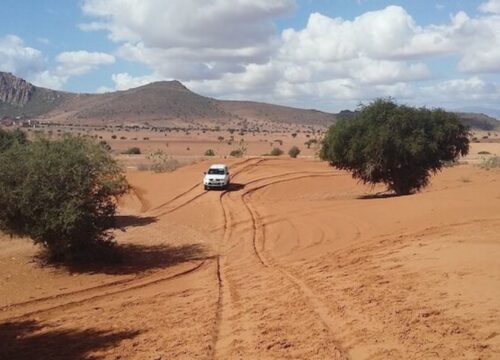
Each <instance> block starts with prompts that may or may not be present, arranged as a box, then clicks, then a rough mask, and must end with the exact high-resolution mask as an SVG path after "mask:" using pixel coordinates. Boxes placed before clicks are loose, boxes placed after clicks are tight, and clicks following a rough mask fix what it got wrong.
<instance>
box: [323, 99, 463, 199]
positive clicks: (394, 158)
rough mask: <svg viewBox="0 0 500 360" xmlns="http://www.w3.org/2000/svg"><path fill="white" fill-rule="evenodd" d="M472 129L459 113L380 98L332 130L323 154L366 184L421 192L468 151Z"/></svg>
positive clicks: (342, 120)
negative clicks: (406, 104)
mask: <svg viewBox="0 0 500 360" xmlns="http://www.w3.org/2000/svg"><path fill="white" fill-rule="evenodd" d="M469 135H470V134H469V130H468V128H467V127H466V126H465V125H463V124H462V123H461V122H460V120H459V119H458V117H457V115H456V114H454V113H448V112H445V111H443V110H440V109H437V110H429V109H426V108H418V109H417V108H412V107H408V106H404V105H398V104H396V103H395V102H393V101H392V100H383V99H379V100H376V101H374V102H372V103H371V104H370V105H367V106H362V107H361V109H360V111H359V113H357V114H356V116H354V117H353V118H352V119H351V120H345V119H341V120H339V121H338V122H337V124H336V125H333V126H332V127H330V129H329V130H328V133H327V135H326V137H325V139H324V141H323V146H322V148H321V151H320V158H321V159H323V160H327V161H329V162H330V164H331V165H333V166H335V167H337V168H339V169H344V170H348V171H351V172H352V175H353V177H354V178H357V179H360V180H361V181H362V182H364V183H370V184H375V183H384V184H386V185H387V186H388V188H389V189H391V190H393V191H394V192H395V193H396V194H398V195H406V194H409V193H411V192H413V191H418V190H420V189H422V188H423V187H425V186H426V185H427V184H428V183H429V179H430V176H431V174H432V173H436V172H437V171H439V170H440V169H441V168H442V167H443V166H444V164H445V162H450V161H454V160H456V159H457V158H458V157H459V156H460V155H466V154H467V153H468V151H469Z"/></svg>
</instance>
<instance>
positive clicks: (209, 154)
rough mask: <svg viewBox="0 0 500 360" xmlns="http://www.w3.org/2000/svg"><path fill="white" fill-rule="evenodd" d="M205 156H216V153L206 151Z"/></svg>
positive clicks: (210, 150) (209, 150)
mask: <svg viewBox="0 0 500 360" xmlns="http://www.w3.org/2000/svg"><path fill="white" fill-rule="evenodd" d="M205 156H215V151H213V150H212V149H208V150H207V151H205Z"/></svg>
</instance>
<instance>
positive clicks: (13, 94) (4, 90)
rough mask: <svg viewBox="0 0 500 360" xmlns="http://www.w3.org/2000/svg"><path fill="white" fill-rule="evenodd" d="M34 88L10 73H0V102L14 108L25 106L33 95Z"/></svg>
mask: <svg viewBox="0 0 500 360" xmlns="http://www.w3.org/2000/svg"><path fill="white" fill-rule="evenodd" d="M33 91H34V86H33V85H31V84H30V83H29V82H27V81H25V80H23V79H21V78H18V77H16V76H14V75H12V74H10V73H4V72H0V101H2V102H5V103H8V104H10V105H15V106H23V105H25V104H26V103H27V102H28V101H29V100H30V99H31V96H32V95H33Z"/></svg>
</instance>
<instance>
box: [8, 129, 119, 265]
mask: <svg viewBox="0 0 500 360" xmlns="http://www.w3.org/2000/svg"><path fill="white" fill-rule="evenodd" d="M0 188H1V189H2V191H1V192H0V230H2V231H4V232H6V233H8V234H11V235H16V236H28V237H30V238H31V239H33V241H34V242H35V243H37V244H41V245H42V246H43V247H44V248H45V249H46V250H47V253H48V255H49V256H50V258H51V259H52V260H92V259H94V258H95V257H97V256H100V255H102V250H103V249H110V248H111V247H112V244H113V243H112V235H111V233H109V231H108V229H109V228H110V227H113V226H114V220H115V218H114V215H115V210H116V202H115V201H114V198H113V197H114V196H118V195H121V194H123V193H124V192H126V191H127V190H128V185H127V182H126V180H125V177H124V175H123V172H122V169H121V168H120V167H119V166H118V164H117V163H116V161H115V160H114V159H113V158H112V157H111V156H110V154H109V153H108V151H107V150H106V149H105V148H104V147H102V146H101V145H100V144H98V143H95V142H94V141H93V140H89V139H83V138H77V137H70V136H64V137H63V138H62V139H59V140H54V141H51V140H48V139H46V138H37V139H36V140H35V141H34V142H32V143H26V144H20V143H16V144H14V145H13V146H11V147H10V148H8V149H7V150H6V151H4V152H3V153H1V154H0Z"/></svg>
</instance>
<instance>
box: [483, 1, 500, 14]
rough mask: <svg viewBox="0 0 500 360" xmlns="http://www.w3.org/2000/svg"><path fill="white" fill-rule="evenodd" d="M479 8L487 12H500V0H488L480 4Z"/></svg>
mask: <svg viewBox="0 0 500 360" xmlns="http://www.w3.org/2000/svg"><path fill="white" fill-rule="evenodd" d="M479 10H481V11H482V12H485V13H493V14H500V0H488V1H487V2H484V3H482V4H481V5H480V6H479Z"/></svg>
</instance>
